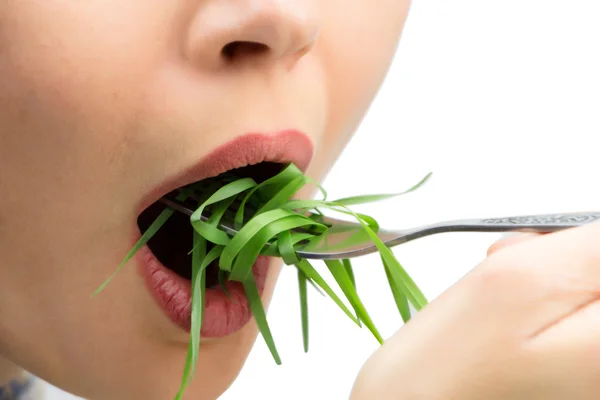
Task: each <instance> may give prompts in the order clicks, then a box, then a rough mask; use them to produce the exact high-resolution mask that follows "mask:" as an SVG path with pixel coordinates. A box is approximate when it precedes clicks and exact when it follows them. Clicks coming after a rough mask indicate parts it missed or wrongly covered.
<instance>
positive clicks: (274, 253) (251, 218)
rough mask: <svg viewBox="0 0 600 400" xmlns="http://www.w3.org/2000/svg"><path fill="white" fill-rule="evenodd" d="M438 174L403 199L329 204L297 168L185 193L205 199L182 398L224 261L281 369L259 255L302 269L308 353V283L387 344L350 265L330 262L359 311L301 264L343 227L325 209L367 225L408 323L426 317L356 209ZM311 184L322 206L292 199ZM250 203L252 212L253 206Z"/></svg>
mask: <svg viewBox="0 0 600 400" xmlns="http://www.w3.org/2000/svg"><path fill="white" fill-rule="evenodd" d="M430 176H431V174H428V175H427V176H426V177H425V178H424V179H423V180H421V181H420V182H419V183H418V184H417V185H415V186H414V187H412V188H410V189H409V190H407V191H405V192H402V193H396V194H384V195H364V196H355V197H348V198H343V199H338V200H335V201H327V192H326V191H325V190H324V189H323V188H322V187H321V186H320V185H318V184H317V183H316V182H314V181H312V180H311V179H310V178H308V177H306V176H305V175H304V174H303V173H302V172H301V171H300V170H299V169H298V168H297V167H296V166H295V165H293V164H289V165H287V166H286V167H285V168H284V169H283V170H282V171H281V172H280V173H278V174H277V175H275V176H273V177H272V178H270V179H268V180H266V181H264V182H262V183H260V184H259V183H256V182H255V181H254V180H253V179H251V178H239V177H237V176H235V174H234V172H231V173H227V174H224V175H220V176H219V177H215V178H211V179H208V180H206V181H202V182H200V183H198V184H195V185H191V186H188V187H185V188H183V189H181V190H180V193H179V195H178V200H180V201H183V200H185V199H187V198H188V197H191V195H193V194H196V193H197V194H198V195H199V198H200V199H201V201H199V202H198V206H197V208H196V210H195V212H194V214H193V215H192V216H191V218H190V223H191V225H192V227H193V248H192V249H190V250H191V254H192V265H191V268H192V280H191V285H192V315H191V328H190V341H189V346H188V353H187V358H186V363H185V367H184V370H183V377H182V381H181V387H180V390H179V391H178V393H177V394H176V395H175V399H176V400H180V399H181V398H182V396H183V393H184V390H185V388H186V387H187V385H188V384H189V383H190V381H191V379H192V377H193V375H194V373H195V371H196V365H197V363H198V354H199V348H200V330H201V328H202V320H203V311H204V293H205V286H206V268H207V267H208V266H209V265H210V264H211V263H212V262H215V261H217V260H218V266H219V269H220V270H219V283H220V284H221V286H222V287H223V288H225V286H224V283H225V281H227V280H230V281H239V282H241V283H242V285H243V287H244V291H245V293H246V297H247V298H248V301H249V304H250V308H251V311H252V314H253V316H254V319H255V320H256V323H257V325H258V328H259V330H260V332H261V335H262V337H263V338H264V340H265V342H266V344H267V346H268V348H269V350H270V352H271V354H272V355H273V358H274V359H275V362H276V363H277V364H281V359H280V357H279V353H278V351H277V348H276V346H275V342H274V339H273V336H272V334H271V330H270V328H269V324H268V322H267V316H266V313H265V309H264V307H263V304H262V301H261V299H260V296H259V292H258V289H257V287H256V283H255V281H254V276H253V275H252V265H253V264H254V262H255V261H256V259H257V257H258V256H259V255H265V256H271V257H280V258H282V259H283V261H284V263H285V264H286V265H294V266H296V268H297V269H298V288H299V293H300V311H301V321H302V336H303V345H304V350H305V351H308V301H307V284H310V285H312V286H313V287H315V288H316V289H317V290H318V291H320V292H321V293H323V292H324V293H325V294H326V295H328V296H329V297H330V298H331V299H332V300H333V301H334V302H335V303H336V304H337V305H338V306H339V307H340V309H341V310H342V311H343V312H344V313H345V314H346V315H347V316H348V317H349V318H350V319H351V320H352V321H354V322H355V323H356V324H357V325H358V326H362V324H364V325H365V326H366V327H367V329H369V331H371V333H372V334H373V336H374V337H375V338H376V339H377V341H378V342H379V343H380V344H381V343H383V338H382V337H381V335H380V333H379V332H378V331H377V328H376V327H375V324H374V323H373V321H372V320H371V317H370V316H369V314H368V312H367V310H366V309H365V306H364V305H363V303H362V301H361V299H360V297H359V295H358V293H357V290H356V283H355V281H354V273H353V272H352V264H351V262H350V260H349V259H344V260H326V261H324V262H325V265H326V266H327V269H328V270H329V272H330V273H331V275H332V277H333V278H334V280H335V281H336V283H337V285H338V286H339V288H340V289H341V291H342V293H343V294H344V296H345V297H346V300H347V301H348V303H350V306H351V308H352V310H353V311H354V312H352V311H350V309H349V308H348V307H346V305H345V304H344V302H342V300H341V299H340V298H339V297H338V296H337V294H336V293H335V292H334V290H333V289H332V288H331V287H330V286H329V285H328V284H327V283H326V282H325V280H324V279H323V277H322V276H321V275H320V274H319V273H318V272H317V270H316V269H315V268H314V267H313V266H312V264H311V263H310V262H309V261H308V260H306V259H301V258H299V257H298V255H297V254H296V251H297V249H299V248H302V247H303V246H305V245H307V244H314V243H315V242H316V241H319V240H320V239H321V238H322V237H323V234H324V233H325V232H327V231H328V230H331V229H335V228H330V227H328V226H326V225H325V224H323V223H322V221H321V218H320V217H321V216H322V215H323V214H322V213H321V211H320V209H329V210H332V211H335V212H339V213H343V214H346V215H350V216H352V217H353V218H354V219H356V221H358V222H359V224H360V225H361V226H362V227H363V232H362V234H366V235H368V237H369V239H370V240H372V241H373V243H374V244H375V246H376V247H377V250H378V251H379V254H380V257H381V260H382V264H383V267H384V270H385V274H386V277H387V280H388V282H389V285H390V289H391V293H392V295H393V297H394V301H395V302H396V306H397V308H398V311H399V312H400V315H401V317H402V319H403V321H404V322H407V321H409V320H410V317H411V314H410V309H409V303H410V304H412V305H413V307H414V308H415V309H416V310H417V311H419V310H420V309H422V308H423V307H424V306H425V305H426V304H427V299H426V298H425V295H424V294H423V293H422V292H421V290H420V289H419V288H418V287H417V285H416V284H415V282H414V281H413V280H412V279H411V277H410V276H409V275H408V273H407V272H406V271H405V270H404V268H403V267H402V266H401V265H400V262H399V261H398V260H397V259H396V257H395V256H394V254H393V252H392V251H391V250H390V249H389V248H388V247H387V246H386V245H385V244H384V243H383V242H382V241H381V240H380V239H379V238H378V236H377V234H376V232H377V230H378V229H379V224H378V223H377V221H375V220H374V219H373V218H371V217H369V216H368V215H364V214H359V213H355V212H353V211H352V210H351V209H350V208H349V206H352V205H358V204H365V203H370V202H374V201H380V200H385V199H389V198H392V197H395V196H399V195H402V194H405V193H409V192H412V191H413V190H416V189H417V188H419V187H420V186H421V185H423V184H424V183H425V182H426V181H427V180H428V179H429V177H430ZM310 183H313V184H315V185H317V187H318V188H319V189H320V191H321V193H322V194H323V199H322V200H291V198H292V197H293V196H294V195H295V194H296V193H297V192H298V191H299V190H300V189H301V188H302V187H304V186H305V185H307V184H310ZM248 204H250V205H251V206H252V207H246V206H247V205H248ZM234 205H235V206H234ZM251 210H256V211H251ZM307 211H312V213H313V214H311V217H307V216H306V212H307ZM174 212H175V211H174V210H172V209H170V208H166V209H165V210H164V211H163V212H162V213H161V214H160V215H159V216H158V218H157V219H156V220H155V221H154V222H153V223H152V224H151V225H150V227H149V228H148V229H147V230H146V231H145V232H144V233H143V234H142V236H141V238H140V239H139V241H138V242H137V243H136V244H135V246H134V247H133V248H132V249H131V250H130V251H129V253H128V254H127V255H126V257H125V258H124V259H123V261H122V262H121V264H120V265H119V266H118V268H117V270H116V271H115V272H114V273H113V274H112V275H111V276H110V277H109V278H108V279H107V280H106V281H105V282H104V283H103V284H102V285H101V286H100V287H99V288H98V289H97V290H96V292H94V294H93V295H96V294H97V293H99V292H100V291H101V290H102V289H104V287H106V285H107V284H108V283H109V282H110V281H111V280H112V279H113V278H114V277H115V275H116V274H117V273H118V272H119V271H120V270H121V269H122V268H123V267H124V266H125V264H126V263H127V262H128V261H129V260H130V259H131V257H133V255H134V254H135V253H136V252H137V251H138V250H139V249H140V248H141V247H142V246H144V245H145V244H146V243H147V242H148V241H149V240H150V239H151V238H152V236H153V235H154V234H155V233H156V232H157V231H158V230H159V229H160V228H161V227H162V226H163V225H164V223H165V222H166V221H167V220H168V219H169V217H170V216H171V215H173V213H174ZM203 214H206V215H209V217H208V218H207V219H206V220H205V221H203V220H202V219H201V216H202V215H203ZM226 214H227V215H228V217H227V218H229V219H228V220H232V219H233V221H234V222H235V225H236V228H237V229H238V230H239V232H238V233H237V234H235V235H234V236H232V235H230V234H228V233H226V232H224V231H222V230H220V229H219V223H220V222H221V219H222V218H225V215H226ZM248 214H250V215H248ZM230 217H231V218H230ZM298 228H301V229H298ZM349 240H352V238H350V239H349ZM208 243H212V245H213V246H212V248H211V250H210V251H208V252H207V248H208V246H207V245H208ZM319 289H320V290H319Z"/></svg>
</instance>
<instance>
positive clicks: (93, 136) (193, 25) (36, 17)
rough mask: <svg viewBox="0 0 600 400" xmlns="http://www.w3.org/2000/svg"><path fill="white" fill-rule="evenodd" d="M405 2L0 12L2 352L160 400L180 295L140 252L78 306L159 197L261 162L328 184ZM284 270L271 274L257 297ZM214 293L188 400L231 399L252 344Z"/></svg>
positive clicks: (171, 388)
mask: <svg viewBox="0 0 600 400" xmlns="http://www.w3.org/2000/svg"><path fill="white" fill-rule="evenodd" d="M408 3H409V0H377V1H372V0H352V1H347V0H322V1H321V0H227V1H216V0H215V1H213V0H204V1H192V0H187V1H183V0H171V1H164V0H128V1H122V0H86V1H80V0H45V1H33V0H3V1H2V2H0V166H1V167H0V268H1V271H2V278H1V279H0V354H1V355H3V356H4V357H6V358H8V359H11V360H13V361H15V362H16V363H18V364H19V365H22V366H23V367H24V368H26V369H28V370H29V371H31V372H32V373H34V374H36V375H38V376H40V377H42V378H44V379H46V380H48V381H50V382H51V383H53V384H55V385H58V386H60V387H62V388H64V389H66V390H68V391H71V392H74V393H76V394H78V395H81V396H85V397H89V398H93V399H111V400H119V399H127V400H129V399H135V398H142V399H148V400H153V399H159V400H164V399H169V398H172V397H173V395H174V393H175V392H176V391H177V389H178V388H179V384H180V381H181V374H182V369H183V365H184V362H185V357H186V351H187V345H188V339H189V336H188V333H187V332H186V330H185V325H186V318H188V321H189V298H188V297H187V294H186V293H187V292H189V282H188V283H187V289H186V281H182V280H181V279H179V280H178V279H176V278H174V277H173V274H169V272H167V271H168V270H165V269H164V268H162V267H161V266H160V265H159V264H158V263H156V262H155V259H154V258H153V257H152V254H148V252H147V251H146V252H145V253H144V252H141V253H139V256H137V257H136V258H134V259H133V260H132V261H131V262H130V263H128V264H127V265H126V267H125V268H124V269H123V270H122V271H121V272H120V273H119V274H118V275H117V276H116V277H115V279H114V280H113V281H112V282H111V283H110V284H109V285H108V286H107V287H106V289H105V290H104V291H103V292H101V293H100V294H98V295H97V296H95V297H94V298H90V295H91V294H92V293H93V292H94V291H95V290H96V289H97V288H98V287H99V286H100V285H101V284H102V283H103V282H104V281H105V280H106V279H107V278H108V277H109V276H110V275H111V274H112V273H113V272H114V271H115V269H116V267H117V266H118V264H119V263H120V261H121V260H122V259H123V257H124V256H125V254H126V253H127V252H128V251H129V249H130V248H131V246H132V244H133V243H134V242H135V241H136V240H137V238H138V237H139V235H140V228H139V227H138V224H137V222H136V221H137V218H138V215H139V214H140V213H141V212H142V210H143V209H144V208H146V207H147V206H149V205H150V203H152V202H154V201H156V200H157V199H158V198H159V197H160V196H162V195H164V194H165V193H166V192H168V191H170V190H172V189H175V188H176V187H178V186H181V185H184V184H187V183H191V182H194V181H197V180H199V179H201V178H203V177H206V176H207V175H211V174H214V173H216V172H220V170H222V169H229V168H234V167H241V166H243V165H244V164H246V163H255V162H260V161H274V162H280V163H286V162H294V163H296V164H297V165H298V166H299V167H301V168H303V169H305V171H306V174H307V175H309V176H311V177H313V178H315V179H321V178H323V177H324V175H325V174H326V172H327V171H328V169H329V168H330V167H331V166H332V164H333V162H334V161H335V159H336V158H337V157H338V155H339V154H340V152H341V150H342V149H343V148H344V146H345V144H346V143H347V141H348V140H349V138H350V136H351V134H352V133H353V131H354V130H355V129H356V127H357V124H358V123H359V122H360V120H361V118H362V116H363V114H364V113H365V112H366V110H367V108H368V106H369V104H370V102H371V101H372V99H373V97H374V95H375V94H376V92H377V90H378V88H379V85H380V84H381V82H382V79H383V78H384V75H385V73H386V70H387V68H388V66H389V63H390V61H391V58H392V56H393V53H394V50H395V47H396V44H397V40H398V38H399V36H400V32H401V29H402V26H403V23H404V20H405V17H406V13H407V10H408V6H409V4H408ZM301 194H302V195H304V196H310V195H311V194H312V193H311V192H310V188H309V191H306V190H305V191H304V192H302V193H301ZM263 272H264V271H263ZM278 272H279V265H278V264H277V263H273V262H272V263H271V265H270V268H269V269H268V273H267V274H266V278H265V279H266V282H265V285H264V286H265V287H264V292H263V294H262V297H263V300H264V302H265V304H268V301H269V299H270V296H271V293H272V290H273V286H274V284H275V281H276V279H277V275H278ZM259 275H260V274H259ZM259 278H260V277H259ZM263 278H264V276H263ZM260 279H262V278H260ZM260 279H259V280H260ZM186 290H187V292H186ZM213 290H214V291H216V290H217V289H213ZM221 294H222V293H221ZM207 296H209V295H207ZM211 296H212V297H211V299H212V300H211V301H212V304H213V305H212V306H211V305H210V304H209V305H208V306H207V307H209V308H211V307H212V311H207V316H206V318H207V319H208V320H207V321H205V324H207V328H206V329H205V331H203V332H204V333H205V336H206V340H204V341H203V344H202V346H201V350H200V357H199V365H198V371H197V373H196V375H195V378H194V380H193V383H192V385H191V386H190V387H189V389H188V391H189V392H190V393H194V396H190V397H191V398H197V399H215V398H217V397H218V396H219V395H220V394H221V393H222V392H223V391H225V390H226V389H227V387H228V386H229V385H230V384H231V383H232V381H233V380H234V379H235V377H236V375H237V374H238V372H239V370H240V369H241V367H242V365H243V363H244V361H245V359H246V357H247V355H248V353H249V351H250V348H251V346H252V345H253V342H254V340H255V339H256V335H257V329H256V326H255V325H254V323H253V322H252V321H250V322H247V321H248V311H247V308H245V307H243V306H244V304H243V302H242V306H240V307H238V308H235V307H234V306H233V305H231V304H229V303H227V302H228V301H229V300H224V299H223V298H222V296H221V297H220V294H219V293H217V292H215V293H213V294H212V295H211ZM186 310H187V311H186ZM211 312H212V314H211ZM178 322H179V323H178ZM246 322H247V323H246ZM273 323H275V324H276V323H277V322H276V321H274V322H273Z"/></svg>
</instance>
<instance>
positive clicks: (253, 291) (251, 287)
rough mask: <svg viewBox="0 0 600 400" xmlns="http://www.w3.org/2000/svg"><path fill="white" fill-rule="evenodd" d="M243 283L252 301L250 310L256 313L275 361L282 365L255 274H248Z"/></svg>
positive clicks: (249, 299)
mask: <svg viewBox="0 0 600 400" xmlns="http://www.w3.org/2000/svg"><path fill="white" fill-rule="evenodd" d="M242 284H243V286H244V291H245V292H246V297H247V298H248V302H249V303H250V310H251V311H252V315H254V319H255V321H256V325H258V329H259V330H260V333H261V335H262V337H263V338H264V340H265V342H266V343H267V347H268V348H269V350H270V351H271V355H272V356H273V358H274V359H275V362H276V363H277V364H278V365H281V358H280V357H279V353H278V352H277V348H276V346H275V341H274V340H273V335H272V334H271V329H270V328H269V323H268V322H267V315H266V313H265V309H264V307H263V304H262V300H261V298H260V294H259V293H258V288H257V287H256V282H255V281H254V276H253V275H252V274H250V275H248V277H247V278H246V279H245V280H244V282H243V283H242Z"/></svg>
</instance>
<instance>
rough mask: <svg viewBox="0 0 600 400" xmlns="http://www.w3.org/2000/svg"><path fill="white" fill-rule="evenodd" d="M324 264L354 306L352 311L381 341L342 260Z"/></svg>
mask: <svg viewBox="0 0 600 400" xmlns="http://www.w3.org/2000/svg"><path fill="white" fill-rule="evenodd" d="M325 264H326V265H327V267H328V268H329V271H330V272H331V275H333V277H334V278H335V280H336V282H337V283H338V285H339V286H340V288H341V289H342V291H343V292H344V294H345V295H346V298H347V299H348V301H349V302H350V304H351V305H352V307H353V308H354V311H356V314H357V315H358V316H359V318H360V320H361V321H362V322H364V324H365V325H366V327H367V328H368V329H369V330H370V331H371V333H373V336H375V338H376V339H377V341H378V342H379V343H383V338H382V337H381V334H380V333H379V331H378V330H377V328H376V327H375V324H374V323H373V320H372V319H371V316H370V315H369V313H368V312H367V310H366V308H365V306H364V304H363V303H362V301H361V300H360V297H359V296H358V293H356V290H355V289H354V286H353V285H352V281H351V280H350V277H349V276H348V273H347V272H346V270H345V269H344V265H343V264H342V262H341V261H339V260H326V261H325Z"/></svg>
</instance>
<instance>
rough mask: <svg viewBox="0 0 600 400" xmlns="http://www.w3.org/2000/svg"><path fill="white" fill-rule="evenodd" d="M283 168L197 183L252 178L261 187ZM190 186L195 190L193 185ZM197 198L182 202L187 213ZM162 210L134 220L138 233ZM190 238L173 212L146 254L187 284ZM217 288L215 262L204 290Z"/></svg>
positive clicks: (258, 167) (247, 170) (187, 226)
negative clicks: (186, 208)
mask: <svg viewBox="0 0 600 400" xmlns="http://www.w3.org/2000/svg"><path fill="white" fill-rule="evenodd" d="M284 167H285V164H282V163H275V162H261V163H258V164H255V165H249V166H246V167H241V168H237V169H233V170H230V171H227V172H226V173H223V174H220V175H218V176H216V177H212V178H208V179H206V180H203V181H201V182H199V183H200V184H203V183H206V184H214V183H216V184H219V183H221V182H222V183H223V184H225V182H226V181H227V179H228V178H229V179H230V178H231V177H235V178H252V179H254V180H255V181H256V182H257V183H261V182H263V181H265V180H267V179H269V178H271V177H273V176H275V175H276V174H278V173H279V172H281V171H282V169H283V168H284ZM193 185H195V186H198V184H197V183H196V184H193ZM187 186H190V185H187ZM187 186H186V187H187ZM180 189H181V188H180ZM178 191H179V189H177V190H175V191H174V192H172V193H177V192H178ZM201 197H202V192H201V190H199V191H197V192H195V195H193V196H192V197H191V198H189V199H188V200H186V205H188V206H189V208H190V209H191V210H195V209H196V208H198V206H199V201H198V199H199V198H201ZM166 207H167V206H165V205H164V204H163V203H161V202H155V203H153V204H151V205H150V206H149V207H147V208H146V209H145V210H144V211H143V212H142V213H141V214H140V215H139V216H138V219H137V224H138V227H139V228H140V231H141V232H144V231H146V230H147V229H148V227H149V226H150V225H151V224H152V223H153V222H154V221H155V220H156V218H157V217H158V216H159V215H160V213H161V212H162V211H163V210H164V209H165V208H166ZM233 212H235V210H232V211H231V212H230V213H226V215H225V217H227V216H228V214H229V216H230V215H231V214H232V213H233ZM192 234H193V228H192V225H191V223H190V217H189V216H187V215H185V214H183V213H180V212H175V213H174V214H173V215H172V216H171V217H170V218H169V219H168V220H167V222H166V223H165V224H164V225H163V226H162V228H161V229H159V230H158V232H157V233H156V234H155V235H154V236H153V237H152V239H150V241H149V242H148V247H149V249H150V251H151V252H152V253H153V254H154V256H155V257H156V258H157V259H158V261H160V263H161V264H162V265H164V266H165V267H166V268H168V269H169V270H171V271H173V272H175V273H176V274H177V275H178V276H180V277H182V278H184V279H186V280H191V278H192V268H191V266H192V256H191V253H190V252H191V250H192V247H193V245H192V240H193V239H192V237H193V235H192ZM211 248H212V245H211V244H210V243H208V248H207V251H209V250H210V249H211ZM219 285H220V283H219V268H218V260H217V261H214V262H213V263H211V264H210V265H209V266H208V267H207V269H206V287H207V288H208V289H210V288H218V287H219Z"/></svg>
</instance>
